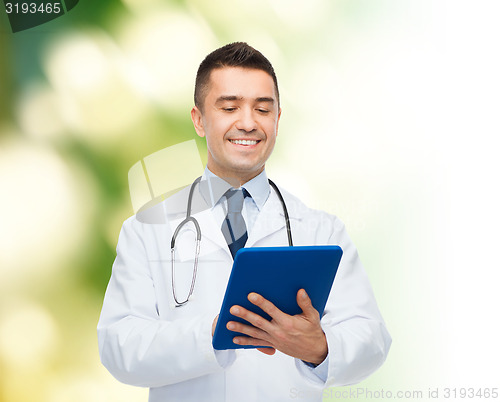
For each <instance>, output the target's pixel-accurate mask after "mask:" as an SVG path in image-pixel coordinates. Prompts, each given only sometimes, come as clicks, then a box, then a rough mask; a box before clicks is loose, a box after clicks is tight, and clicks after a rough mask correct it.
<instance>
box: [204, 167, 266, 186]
mask: <svg viewBox="0 0 500 402" xmlns="http://www.w3.org/2000/svg"><path fill="white" fill-rule="evenodd" d="M207 167H208V169H209V170H210V171H211V172H212V173H213V174H215V175H216V176H218V177H220V178H221V179H223V180H225V181H227V182H228V183H229V184H230V185H231V187H234V188H239V187H241V186H243V185H244V184H245V183H247V182H249V181H250V180H252V179H253V178H254V177H257V176H258V175H259V174H261V173H262V172H263V170H264V167H265V166H262V168H261V169H259V170H258V171H255V172H228V171H224V172H222V171H220V172H219V171H217V169H213V168H212V166H210V165H207Z"/></svg>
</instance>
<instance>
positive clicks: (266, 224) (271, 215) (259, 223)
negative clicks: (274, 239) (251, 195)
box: [245, 190, 299, 247]
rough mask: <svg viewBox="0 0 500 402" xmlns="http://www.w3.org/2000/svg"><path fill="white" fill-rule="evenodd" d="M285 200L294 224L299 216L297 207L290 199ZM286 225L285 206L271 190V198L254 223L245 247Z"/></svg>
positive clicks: (254, 243) (254, 244)
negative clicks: (294, 206) (291, 203)
mask: <svg viewBox="0 0 500 402" xmlns="http://www.w3.org/2000/svg"><path fill="white" fill-rule="evenodd" d="M285 202H286V204H287V209H288V215H289V218H290V223H291V224H292V222H293V220H297V219H299V218H298V216H297V214H296V213H295V208H293V205H289V204H290V202H289V200H285ZM285 226H286V224H285V214H284V212H283V206H282V205H281V202H280V200H279V198H278V196H277V195H276V193H275V192H274V191H273V190H271V193H270V194H269V199H268V200H267V202H266V203H265V204H264V206H263V207H262V210H261V211H260V213H259V215H258V217H257V220H256V221H255V223H254V227H253V229H252V230H251V231H250V235H249V237H248V240H247V244H246V245H245V247H255V246H256V244H257V243H258V242H260V241H261V240H264V239H265V238H266V237H268V236H271V235H272V234H274V233H276V232H278V231H280V230H282V229H284V228H285ZM292 235H293V233H292ZM285 239H286V235H285Z"/></svg>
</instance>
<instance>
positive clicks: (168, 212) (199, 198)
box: [152, 181, 303, 260]
mask: <svg viewBox="0 0 500 402" xmlns="http://www.w3.org/2000/svg"><path fill="white" fill-rule="evenodd" d="M204 185H206V184H204V182H203V181H202V182H201V183H200V185H197V186H196V187H195V189H194V191H193V201H192V213H191V215H192V216H193V217H194V218H196V220H197V221H198V223H199V226H200V229H201V235H202V247H201V250H200V256H201V255H205V254H208V253H212V252H214V251H215V250H217V249H219V250H220V249H222V250H224V252H225V254H226V255H227V257H228V258H230V259H232V257H231V253H230V251H229V247H228V246H227V243H226V240H225V239H224V235H223V234H222V231H221V229H220V227H218V225H217V223H216V220H215V218H214V215H213V212H212V206H211V205H210V204H209V203H207V201H206V200H205V197H204V196H203V195H202V193H201V191H200V189H202V188H203V186H204ZM222 187H223V186H222V185H221V188H220V189H219V190H220V191H223V190H224V189H223V188H222ZM190 188H191V186H188V187H186V188H184V189H182V190H181V191H179V192H178V193H177V194H174V195H173V196H171V197H169V198H168V199H167V200H165V201H164V202H163V203H162V204H160V205H162V208H161V209H162V211H161V215H162V216H163V217H162V219H161V220H162V221H163V222H165V218H166V222H167V224H168V225H169V227H170V232H171V233H174V232H175V230H176V228H177V227H178V225H179V224H180V223H181V222H182V221H183V220H184V219H185V218H186V209H187V200H188V195H189V191H190ZM220 191H219V192H220ZM282 194H283V197H284V198H285V203H286V206H287V209H288V214H289V218H290V221H291V224H292V225H293V221H300V220H301V218H300V216H302V215H303V211H301V210H300V209H301V208H300V207H301V206H302V203H300V202H298V201H297V200H296V199H295V197H293V196H290V195H289V194H288V193H287V192H285V191H282ZM160 205H158V207H159V206H160ZM157 209H158V208H157V207H155V208H153V209H152V210H153V211H154V210H157ZM284 227H285V215H284V212H283V206H282V205H281V202H280V200H279V198H278V196H277V195H276V193H275V191H274V190H271V192H270V194H269V197H268V199H267V201H266V202H265V203H264V205H263V206H262V208H261V210H260V213H259V215H258V217H257V220H256V221H255V224H254V227H253V228H252V230H251V231H250V234H249V237H248V240H247V243H246V245H245V247H254V246H255V245H256V244H257V243H258V242H260V241H261V240H263V239H265V238H266V237H268V236H270V235H272V234H274V233H276V232H277V231H279V230H281V229H283V228H284ZM185 228H186V230H189V231H191V232H193V234H195V229H194V225H193V224H191V223H189V224H187V225H185ZM292 236H293V233H292ZM193 238H194V237H193ZM207 240H208V241H207ZM180 243H181V244H180ZM184 243H186V242H177V243H176V254H177V255H178V256H179V259H180V260H184V259H187V258H188V256H189V255H192V250H193V249H194V243H193V244H192V245H191V244H184Z"/></svg>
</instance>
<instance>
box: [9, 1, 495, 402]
mask: <svg viewBox="0 0 500 402" xmlns="http://www.w3.org/2000/svg"><path fill="white" fill-rule="evenodd" d="M499 15H500V7H499V5H498V4H497V2H495V1H483V0H480V1H475V2H472V1H445V0H437V1H430V0H418V1H417V0H342V1H329V0H309V1H307V2H306V1H299V0H255V1H252V2H250V1H243V0H235V1H223V0H214V1H210V2H208V1H202V0H109V1H107V0H101V1H97V0H81V1H80V3H79V4H78V5H77V6H76V7H75V8H74V9H73V10H72V11H71V12H69V13H68V14H67V15H65V16H63V17H61V18H58V19H56V20H54V21H52V22H49V23H47V24H45V25H42V26H39V27H36V28H33V29H30V30H27V31H23V32H19V33H16V34H12V33H11V31H10V27H9V25H8V21H7V16H6V14H5V13H4V12H3V10H2V11H1V12H0V401H1V402H4V401H6V402H7V401H8V402H14V401H15V402H25V401H26V402H28V401H29V402H32V401H40V402H45V401H50V402H59V401H85V402H88V401H92V402H94V401H96V402H97V401H120V402H122V401H125V402H129V401H130V402H132V401H145V400H147V390H144V389H139V388H133V387H129V386H126V385H122V384H120V383H118V382H117V381H116V380H114V379H113V378H112V377H111V375H110V374H109V373H107V372H106V370H105V369H104V368H103V367H102V366H101V365H100V362H99V356H98V350H97V339H96V330H95V327H96V325H97V320H98V317H99V313H100V308H101V303H102V299H103V295H104V291H105V287H106V284H107V281H108V279H109V276H110V273H111V265H112V262H113V260H114V257H115V247H116V241H117V237H118V233H119V230H120V226H121V223H122V222H123V220H125V219H126V218H127V217H128V216H130V215H131V214H133V210H132V205H131V202H130V197H129V192H128V183H127V173H128V170H129V169H130V167H131V166H132V165H133V164H134V163H136V162H137V161H138V160H140V159H141V158H144V157H145V156H147V155H149V154H151V153H153V152H155V151H157V150H159V149H162V148H165V147H167V146H170V145H173V144H176V143H179V142H181V141H186V140H190V139H195V140H196V142H197V144H198V147H199V150H200V156H201V158H202V161H203V162H205V161H206V147H205V144H204V140H203V139H200V138H198V137H196V135H195V132H194V130H193V128H192V124H191V121H190V115H189V112H190V109H191V107H192V93H193V87H194V77H195V73H196V69H197V67H198V65H199V63H200V62H201V60H202V59H203V57H204V56H205V55H206V54H207V53H209V52H210V51H211V50H213V49H215V48H216V47H219V46H221V45H223V44H226V43H228V42H233V41H239V40H243V41H247V42H248V43H250V44H251V45H253V46H254V47H256V48H258V49H259V50H261V51H262V52H263V53H264V54H265V55H266V56H267V57H268V58H269V59H270V60H271V62H272V63H273V64H274V66H275V69H276V72H277V75H278V80H279V84H280V92H281V95H282V107H283V114H282V120H281V123H280V135H279V136H278V142H277V146H276V148H275V152H274V154H273V157H272V158H271V160H270V161H269V163H268V174H269V176H270V177H272V178H273V179H275V180H276V181H277V182H278V183H280V184H281V185H282V186H284V187H285V188H287V189H288V190H290V191H292V192H293V193H295V194H297V195H299V196H300V197H301V198H302V199H303V200H304V201H306V202H307V203H308V204H310V205H311V206H314V207H317V208H321V209H324V210H327V211H328V212H331V213H334V214H336V215H338V216H339V217H340V218H341V219H342V220H344V221H345V222H346V225H347V228H348V230H349V232H350V234H351V237H352V238H353V239H354V241H355V243H356V244H357V246H358V248H359V252H360V255H361V258H362V260H363V261H364V264H365V267H366V270H367V272H368V275H369V276H370V279H371V281H372V284H373V287H374V290H375V293H376V296H377V300H378V302H379V306H380V309H381V310H382V313H383V315H384V317H385V319H386V321H387V325H388V327H389V330H390V332H391V334H392V336H393V338H394V343H393V347H392V350H391V352H390V354H389V358H388V360H387V362H386V364H385V365H384V366H383V367H382V368H381V369H380V370H379V371H377V373H375V374H374V375H373V376H372V377H370V379H368V380H367V381H365V382H363V383H362V384H360V385H355V386H353V388H355V389H366V390H368V391H372V392H375V391H380V390H382V389H383V390H385V391H386V392H387V391H390V392H392V393H393V396H394V398H396V393H397V392H398V391H403V392H405V391H406V392H410V393H411V392H412V391H422V392H423V398H419V399H420V400H427V399H429V400H430V398H429V397H428V390H429V389H430V388H431V389H433V390H434V389H436V387H439V388H440V392H443V389H444V387H452V388H453V387H457V388H460V387H475V388H476V389H478V388H479V387H483V388H484V387H489V388H493V387H500V382H499V378H500V375H499V374H500V372H499V369H498V364H497V362H498V360H499V358H500V348H499V346H498V338H499V335H500V330H499V328H498V311H497V308H498V306H499V305H500V303H499V302H500V300H499V296H498V291H497V287H498V286H497V283H498V281H499V279H500V276H499V273H498V272H499V268H500V264H499V260H498V255H497V254H498V253H497V252H496V251H497V250H498V242H499V240H500V238H499V236H498V230H497V228H498V224H499V223H500V219H499V212H498V205H500V196H499V190H498V172H499V171H500V169H499V168H500V163H499V162H498V156H497V154H498V149H499V146H498V140H497V137H498V134H500V130H499V123H498V113H499V112H498V111H499V106H500V101H499V97H498V93H500V91H499V90H500V82H499V78H498V71H500V61H499V52H498V50H497V49H498V44H497V41H498V37H500V29H499V28H498V24H497V19H498V16H499ZM340 390H342V389H340ZM325 395H327V396H328V397H327V398H325V400H334V399H333V398H330V397H329V396H330V395H333V396H334V395H335V394H334V392H332V393H326V394H325ZM344 395H346V394H344ZM407 395H410V394H407ZM336 399H337V400H338V399H342V400H346V399H349V398H346V397H338V398H336ZM358 399H361V398H358ZM363 399H365V400H378V399H380V397H377V396H376V395H373V397H370V396H368V397H365V398H363ZM399 399H412V398H409V397H406V396H405V397H404V398H403V397H402V398H399ZM415 399H416V398H415ZM458 399H460V398H457V400H458ZM469 399H470V398H469ZM483 399H484V398H483ZM449 400H453V399H449Z"/></svg>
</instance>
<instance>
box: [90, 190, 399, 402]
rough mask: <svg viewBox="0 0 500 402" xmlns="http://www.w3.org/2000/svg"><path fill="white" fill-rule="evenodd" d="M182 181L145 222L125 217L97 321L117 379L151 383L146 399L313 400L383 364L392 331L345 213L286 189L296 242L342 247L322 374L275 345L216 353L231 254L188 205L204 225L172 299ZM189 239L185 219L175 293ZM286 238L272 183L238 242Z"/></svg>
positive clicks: (326, 319) (207, 219) (280, 242)
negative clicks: (311, 204)
mask: <svg viewBox="0 0 500 402" xmlns="http://www.w3.org/2000/svg"><path fill="white" fill-rule="evenodd" d="M187 191H188V189H185V190H183V191H181V192H179V193H177V194H176V195H175V196H173V197H171V198H169V199H168V200H167V201H165V202H163V203H161V204H159V205H158V206H157V207H155V208H152V209H151V211H153V212H151V213H152V215H151V216H153V218H151V220H150V222H149V223H144V221H148V219H149V218H148V217H147V216H146V217H145V218H144V219H138V218H137V216H133V217H132V218H130V219H128V220H127V221H126V222H125V223H124V225H123V228H122V231H121V234H120V238H119V241H118V247H117V257H116V260H115V263H114V265H113V271H112V276H111V279H110V282H109V285H108V288H107V291H106V296H105V299H104V304H103V308H102V313H101V318H100V321H99V324H98V338H99V351H100V355H101V360H102V362H103V364H104V365H105V366H106V367H107V369H108V370H109V371H110V372H111V373H112V374H113V375H114V376H115V377H116V378H117V379H118V380H120V381H122V382H124V383H127V384H131V385H136V386H142V387H150V397H149V400H150V401H151V402H160V401H161V402H166V401H186V402H188V401H201V400H203V401H214V402H223V401H227V402H245V401H249V402H250V401H251V402H255V401H266V402H270V401H289V400H302V401H321V399H322V390H323V389H324V388H325V387H328V386H332V385H339V386H340V385H349V384H353V383H357V382H359V381H361V380H363V379H364V378H366V377H367V376H369V375H370V374H371V373H373V372H374V371H375V370H376V369H377V368H378V367H380V366H381V364H382V363H383V362H384V360H385V358H386V355H387V353H388V350H389V347H390V344H391V338H390V336H389V334H388V332H387V330H386V327H385V324H384V322H383V319H382V317H381V315H380V312H379V310H378V308H377V304H376V302H375V299H374V296H373V292H372V289H371V287H370V284H369V282H368V278H367V276H366V274H365V271H364V269H363V267H362V265H361V262H360V260H359V258H358V254H357V251H356V249H355V247H354V245H353V244H352V242H351V240H350V239H349V237H348V235H347V233H346V230H345V227H344V225H343V223H342V222H341V221H340V220H339V219H338V218H336V217H334V216H332V215H329V214H327V213H324V212H321V211H316V210H311V209H309V208H307V207H306V206H305V205H304V204H302V203H301V202H300V201H299V200H298V199H297V198H296V197H294V196H292V195H291V194H289V193H287V192H285V191H282V193H283V196H284V198H285V202H286V204H287V207H288V211H289V215H290V222H291V228H292V234H293V240H294V245H321V244H334V245H339V246H340V247H341V248H342V249H343V251H344V254H343V257H342V260H341V264H340V266H339V270H338V273H337V277H336V278H335V281H334V285H333V289H332V292H331V294H330V298H329V301H328V303H327V305H326V308H325V312H324V315H323V317H322V319H321V325H322V328H323V330H324V332H325V334H326V338H327V342H328V348H329V356H328V379H327V381H326V383H324V382H323V381H321V380H320V379H319V378H318V377H317V376H316V375H315V374H314V373H313V369H312V368H310V367H308V366H306V365H305V364H304V363H303V362H301V361H300V360H298V359H294V358H292V357H289V356H287V355H284V354H282V353H280V352H277V353H276V354H275V355H274V356H267V355H264V354H263V353H260V352H258V351H257V350H252V349H238V350H236V351H234V350H232V351H222V352H220V351H219V352H217V354H216V353H215V352H214V350H213V348H212V344H211V342H212V336H211V328H212V322H213V320H214V318H215V316H216V315H217V314H218V313H219V309H220V306H221V303H222V299H223V296H224V292H225V288H226V284H227V281H228V278H229V274H230V271H231V267H232V262H233V261H232V257H231V254H230V252H229V249H228V247H227V244H226V242H225V240H224V237H223V234H222V232H221V230H220V227H217V225H216V224H215V220H214V218H213V214H212V212H211V211H210V209H204V210H201V211H195V213H193V215H194V216H195V217H196V219H197V220H198V222H199V224H200V227H201V231H202V240H201V251H200V259H199V267H198V274H197V280H196V285H195V290H194V293H193V296H192V298H191V299H190V301H189V302H188V303H187V305H185V306H183V307H177V308H176V307H174V301H173V295H172V285H171V265H170V261H171V260H170V240H171V237H172V233H173V231H174V230H175V228H176V227H177V225H178V223H179V222H180V221H181V220H182V219H183V218H184V216H183V215H179V214H178V212H180V211H179V205H182V209H184V214H185V208H186V199H187ZM198 193H199V191H198V190H195V197H196V196H199V194H198ZM155 214H156V215H155ZM158 214H159V215H158ZM159 216H162V217H161V218H158V217H159ZM165 216H167V218H166V219H165ZM141 220H142V222H141ZM160 221H161V222H163V223H158V222H160ZM151 222H153V223H151ZM194 244H195V243H194V230H193V229H189V228H188V229H183V230H182V231H181V233H180V234H179V237H178V239H177V242H176V247H177V252H176V260H175V261H176V264H175V270H176V289H177V292H178V294H179V295H180V298H183V297H185V296H186V295H187V293H188V290H189V286H190V284H191V278H192V270H193V256H194V248H195V247H194ZM286 245H288V242H287V237H286V229H285V221H284V216H283V210H282V207H281V204H280V202H279V199H278V198H277V196H276V194H275V192H274V191H273V190H271V193H270V196H269V199H268V200H267V202H266V204H265V205H264V207H263V208H262V210H261V212H260V213H259V216H258V218H257V220H256V221H255V224H254V227H253V230H252V231H251V232H250V233H249V237H248V241H247V243H246V247H262V246H286ZM305 268H306V267H305Z"/></svg>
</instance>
